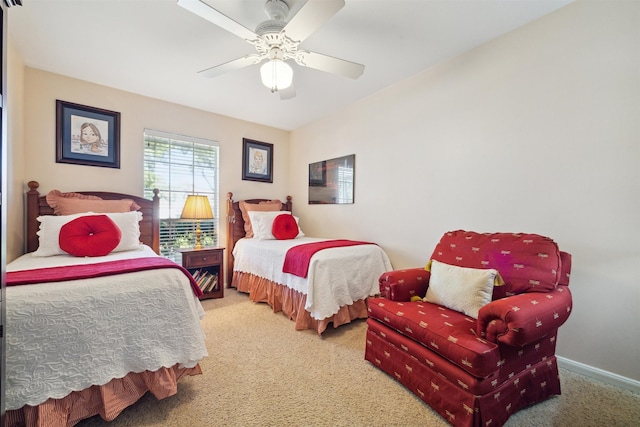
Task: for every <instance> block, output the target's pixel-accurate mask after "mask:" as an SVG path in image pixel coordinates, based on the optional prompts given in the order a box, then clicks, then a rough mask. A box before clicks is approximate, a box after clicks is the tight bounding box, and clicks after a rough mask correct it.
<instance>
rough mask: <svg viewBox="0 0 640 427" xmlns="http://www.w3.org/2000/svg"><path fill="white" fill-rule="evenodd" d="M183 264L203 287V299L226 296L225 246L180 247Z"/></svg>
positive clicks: (201, 287)
mask: <svg viewBox="0 0 640 427" xmlns="http://www.w3.org/2000/svg"><path fill="white" fill-rule="evenodd" d="M180 252H181V253H182V266H183V267H184V268H186V269H187V270H189V273H191V274H192V275H193V277H194V278H195V279H196V282H197V283H198V285H199V286H200V289H202V292H203V295H202V296H201V297H200V299H201V300H203V299H209V298H222V297H224V264H223V262H222V261H223V258H224V248H204V249H198V250H196V249H180Z"/></svg>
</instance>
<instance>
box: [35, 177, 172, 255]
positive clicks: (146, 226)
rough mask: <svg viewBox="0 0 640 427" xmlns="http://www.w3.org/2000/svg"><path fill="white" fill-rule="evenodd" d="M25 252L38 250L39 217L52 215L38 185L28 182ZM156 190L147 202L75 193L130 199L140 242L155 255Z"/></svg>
mask: <svg viewBox="0 0 640 427" xmlns="http://www.w3.org/2000/svg"><path fill="white" fill-rule="evenodd" d="M27 185H28V186H29V191H28V192H27V210H26V213H27V218H26V219H27V252H33V251H35V250H36V249H38V235H37V234H36V233H37V232H38V229H39V227H40V223H39V222H38V217H39V216H40V215H54V213H53V208H51V206H49V205H48V204H47V200H46V195H45V196H41V195H40V193H39V192H38V187H40V184H39V183H38V182H37V181H29V183H28V184H27ZM158 192H159V191H158V189H157V188H156V189H154V190H153V200H148V199H145V198H142V197H139V196H133V195H131V194H122V193H109V192H104V191H76V193H80V194H85V195H87V196H98V197H100V198H101V199H104V200H119V199H131V200H133V201H134V202H136V203H137V204H138V206H140V212H142V221H140V241H141V242H142V243H144V244H145V245H147V246H150V247H151V249H153V250H154V251H155V252H156V253H157V254H159V253H160V211H159V205H160V197H158Z"/></svg>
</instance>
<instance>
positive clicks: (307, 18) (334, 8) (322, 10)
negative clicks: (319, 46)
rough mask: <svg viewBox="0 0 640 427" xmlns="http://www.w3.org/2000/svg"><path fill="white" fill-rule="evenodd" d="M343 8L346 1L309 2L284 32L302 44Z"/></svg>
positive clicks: (322, 0) (311, 0) (321, 0)
mask: <svg viewBox="0 0 640 427" xmlns="http://www.w3.org/2000/svg"><path fill="white" fill-rule="evenodd" d="M343 7H344V0H309V1H308V2H307V4H305V5H304V6H302V9H300V11H298V13H296V14H295V15H294V17H293V18H291V21H289V23H288V24H287V25H286V26H285V27H284V29H283V30H282V31H283V32H284V34H285V35H286V36H287V37H289V38H290V39H291V40H293V41H295V42H298V43H300V42H302V41H303V40H304V39H306V38H307V37H309V36H310V35H311V33H313V32H314V31H315V30H317V29H318V28H320V26H321V25H322V24H324V23H325V22H326V21H327V20H329V18H331V17H332V16H333V15H335V14H336V13H337V12H338V11H339V10H340V9H342V8H343Z"/></svg>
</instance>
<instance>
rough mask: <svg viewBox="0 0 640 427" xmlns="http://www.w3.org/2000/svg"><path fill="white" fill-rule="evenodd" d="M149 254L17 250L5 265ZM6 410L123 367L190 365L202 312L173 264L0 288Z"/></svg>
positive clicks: (97, 381) (198, 354)
mask: <svg viewBox="0 0 640 427" xmlns="http://www.w3.org/2000/svg"><path fill="white" fill-rule="evenodd" d="M149 256H157V255H156V254H155V253H154V252H153V251H152V250H151V248H149V247H144V249H143V250H140V251H128V252H119V253H115V254H113V255H108V256H106V257H99V258H76V257H72V256H69V255H60V256H54V257H47V258H37V257H32V256H31V254H26V255H23V256H22V257H20V258H18V259H17V260H15V261H14V262H12V263H10V264H9V265H7V271H18V270H26V269H30V268H44V267H52V266H55V265H71V264H78V263H91V262H102V261H112V260H115V259H122V258H127V257H129V258H130V257H149ZM6 292H7V293H6V308H7V322H6V327H7V329H6V331H7V339H6V343H7V348H6V373H7V375H6V385H7V389H6V409H7V410H11V409H18V408H21V407H22V406H24V405H26V404H28V405H38V404H40V403H42V402H44V401H45V400H47V399H49V398H61V397H64V396H66V395H68V394H69V393H70V392H72V391H77V390H83V389H85V388H87V387H89V386H91V385H104V384H106V383H107V382H109V381H110V380H111V379H113V378H122V377H124V376H125V375H126V374H127V373H129V372H143V371H145V370H149V371H155V370H158V369H159V368H161V367H167V368H168V367H171V366H173V365H175V364H180V365H181V366H183V367H193V366H195V365H196V364H197V363H198V362H199V361H200V360H202V358H203V357H205V356H207V348H206V345H205V339H204V333H203V330H202V327H201V325H200V319H201V318H202V317H203V316H204V310H203V309H202V306H201V305H200V301H199V300H198V298H197V297H195V295H193V292H192V290H191V286H190V284H189V280H188V279H187V278H186V276H185V275H184V274H183V273H182V272H181V271H179V270H178V269H173V268H169V269H166V268H165V269H161V270H150V271H142V272H135V273H128V274H121V275H115V276H106V277H98V278H95V279H86V280H73V281H66V282H58V283H45V284H32V285H22V286H8V287H7V288H6Z"/></svg>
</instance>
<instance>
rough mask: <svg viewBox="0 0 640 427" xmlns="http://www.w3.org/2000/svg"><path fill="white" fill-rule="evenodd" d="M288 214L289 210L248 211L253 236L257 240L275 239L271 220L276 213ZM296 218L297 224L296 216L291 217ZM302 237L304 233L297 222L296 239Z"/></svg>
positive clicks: (274, 217)
mask: <svg viewBox="0 0 640 427" xmlns="http://www.w3.org/2000/svg"><path fill="white" fill-rule="evenodd" d="M283 214H284V215H290V214H291V213H290V212H286V211H269V212H259V211H249V218H250V219H251V227H252V228H253V238H254V239H258V240H276V237H275V236H274V235H273V233H272V232H271V229H272V228H273V220H274V219H276V217H277V216H278V215H283ZM293 218H294V219H295V220H296V224H298V217H297V216H294V217H293ZM300 237H304V233H303V232H302V229H301V228H300V224H298V235H297V236H296V239H298V238H300Z"/></svg>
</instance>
